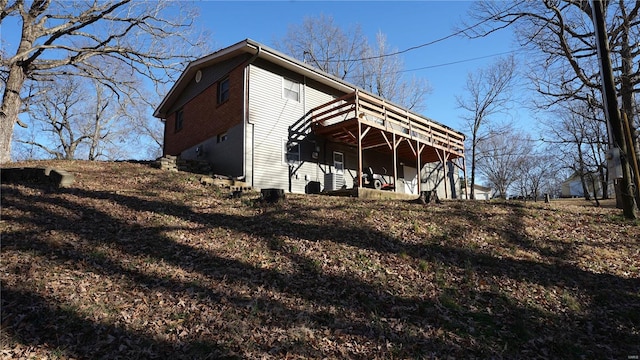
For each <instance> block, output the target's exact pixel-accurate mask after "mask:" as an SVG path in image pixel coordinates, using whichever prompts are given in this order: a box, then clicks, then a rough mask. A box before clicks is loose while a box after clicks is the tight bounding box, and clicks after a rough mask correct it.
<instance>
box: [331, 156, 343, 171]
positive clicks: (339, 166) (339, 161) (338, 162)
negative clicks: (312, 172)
mask: <svg viewBox="0 0 640 360" xmlns="http://www.w3.org/2000/svg"><path fill="white" fill-rule="evenodd" d="M333 168H334V169H335V172H336V174H344V154H343V153H341V152H338V151H334V152H333Z"/></svg>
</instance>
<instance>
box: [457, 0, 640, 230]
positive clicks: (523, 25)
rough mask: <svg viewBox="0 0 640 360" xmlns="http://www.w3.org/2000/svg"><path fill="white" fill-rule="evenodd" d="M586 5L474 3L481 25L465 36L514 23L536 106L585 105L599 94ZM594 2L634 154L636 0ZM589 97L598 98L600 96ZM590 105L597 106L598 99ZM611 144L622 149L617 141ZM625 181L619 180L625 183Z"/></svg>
mask: <svg viewBox="0 0 640 360" xmlns="http://www.w3.org/2000/svg"><path fill="white" fill-rule="evenodd" d="M592 4H593V2H590V1H575V0H543V1H526V0H519V1H516V2H493V1H481V2H476V3H474V6H473V7H472V9H471V12H470V13H471V14H472V16H473V17H474V18H475V19H481V20H483V22H482V24H483V25H482V26H478V27H473V28H472V30H470V31H468V32H467V34H468V35H469V36H470V37H480V36H486V35H487V34H490V33H492V32H494V31H498V30H500V29H502V28H504V27H507V26H515V29H516V34H517V37H518V40H519V42H520V43H521V44H523V45H524V46H525V48H527V49H529V50H531V51H530V52H529V53H528V56H527V60H528V66H529V68H530V69H531V70H532V71H530V72H529V75H530V79H531V80H532V83H533V84H534V86H535V88H536V90H537V91H538V93H539V94H540V95H541V99H542V101H539V102H537V103H536V105H538V106H541V107H545V108H548V107H552V106H555V105H557V104H559V103H561V102H563V101H566V100H569V99H573V100H581V101H583V102H585V103H586V102H587V101H588V98H587V94H590V93H591V91H596V92H597V93H599V94H600V93H601V86H602V85H601V83H602V81H601V74H600V69H599V67H598V66H597V64H598V63H599V62H598V52H597V49H596V41H595V32H594V22H593V14H592V10H593V9H592V8H591V5H592ZM595 4H598V5H600V4H603V5H604V8H605V10H606V11H605V15H606V27H607V32H608V39H607V40H608V44H609V48H610V53H611V55H612V62H613V72H614V80H615V82H616V86H617V89H616V90H617V96H618V97H619V98H620V99H621V103H622V104H621V105H622V110H623V112H624V114H626V117H627V118H628V119H629V121H630V123H631V139H632V141H633V142H634V144H633V148H634V149H635V152H636V153H639V152H640V147H639V144H638V138H639V137H638V129H639V128H640V123H639V120H640V119H638V106H637V101H638V94H639V93H640V86H639V85H640V61H638V58H639V57H640V47H639V46H638V43H640V26H638V25H639V20H640V14H639V13H640V2H639V1H637V0H636V1H634V0H616V1H600V0H598V2H596V3H595ZM594 99H602V96H597V97H595V98H594ZM594 104H596V105H597V106H598V107H600V108H603V104H602V102H601V101H596V102H594ZM614 146H618V147H621V148H623V147H624V146H622V145H621V144H614ZM629 151H631V149H629ZM623 155H624V156H628V154H623ZM628 157H629V158H630V156H628ZM625 174H627V171H626V170H625ZM625 177H626V175H625ZM628 180H629V181H626V180H625V182H630V179H628ZM625 191H626V190H625ZM625 198H626V199H627V201H626V203H627V204H628V205H631V206H626V207H628V208H625V209H624V211H625V214H627V215H628V216H631V217H635V215H634V214H633V212H634V210H633V208H635V204H633V203H634V201H633V199H632V198H633V196H632V195H630V194H627V195H625ZM629 198H631V199H629Z"/></svg>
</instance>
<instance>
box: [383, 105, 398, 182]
mask: <svg viewBox="0 0 640 360" xmlns="http://www.w3.org/2000/svg"><path fill="white" fill-rule="evenodd" d="M385 117H386V114H385ZM385 121H386V120H385ZM392 135H393V137H392V139H391V140H392V141H393V149H392V150H393V192H398V154H397V151H396V150H397V149H398V144H396V133H395V132H394V133H392Z"/></svg>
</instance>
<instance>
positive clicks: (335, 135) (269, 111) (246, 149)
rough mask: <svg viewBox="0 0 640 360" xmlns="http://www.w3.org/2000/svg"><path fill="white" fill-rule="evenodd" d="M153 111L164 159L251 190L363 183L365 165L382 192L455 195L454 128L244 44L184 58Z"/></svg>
mask: <svg viewBox="0 0 640 360" xmlns="http://www.w3.org/2000/svg"><path fill="white" fill-rule="evenodd" d="M154 115H155V116H156V117H158V118H161V119H162V120H163V121H164V123H165V133H164V154H165V155H179V156H181V157H182V158H185V159H197V158H199V159H206V160H207V161H208V162H209V163H210V164H211V166H212V168H213V169H214V172H215V173H217V174H225V175H229V176H234V177H241V176H242V177H244V178H245V179H246V180H245V181H246V182H247V183H249V184H250V185H251V186H253V187H254V188H258V189H260V188H281V189H285V190H287V191H290V192H297V193H303V192H305V191H307V192H309V190H310V189H313V188H316V187H317V186H318V185H319V187H320V188H321V189H325V190H333V189H337V188H341V187H354V186H363V185H364V184H363V183H362V174H363V173H366V170H367V169H372V170H373V172H374V173H376V174H380V175H382V177H383V180H384V181H383V182H384V183H385V185H387V184H392V185H393V186H387V187H388V188H389V189H392V190H391V191H396V192H403V193H411V194H417V193H418V192H419V191H420V190H433V189H437V191H438V193H439V196H440V197H441V198H452V197H460V194H456V190H455V189H459V188H460V186H456V184H458V183H459V176H458V174H459V172H460V171H464V135H463V134H462V133H460V132H458V131H455V130H453V129H451V128H449V127H447V126H445V125H442V124H440V123H437V122H435V121H433V120H431V119H429V118H426V117H424V116H421V115H419V114H416V113H414V112H411V111H409V110H407V109H403V108H402V107H400V106H398V105H395V104H392V103H390V102H388V101H385V100H384V99H381V98H379V97H377V96H374V95H372V94H370V93H367V92H365V91H363V90H361V89H359V88H357V87H356V86H354V85H352V84H350V83H348V82H346V81H343V80H341V79H338V78H336V77H334V76H331V75H329V74H326V73H324V72H322V71H319V70H317V69H315V68H313V67H311V66H309V65H307V64H305V63H303V62H300V61H298V60H295V59H293V58H291V57H289V56H286V55H284V54H282V53H280V52H278V51H276V50H274V49H271V48H269V47H267V46H264V45H262V44H260V43H257V42H255V41H253V40H249V39H247V40H243V41H241V42H239V43H236V44H234V45H232V46H229V47H227V48H224V49H221V50H219V51H216V52H215V53H212V54H210V55H208V56H205V57H203V58H200V59H198V60H195V61H193V62H191V63H190V64H189V65H188V66H187V68H186V69H185V70H184V72H183V73H182V75H181V76H180V78H179V79H178V81H177V82H176V83H175V84H174V86H173V87H172V88H171V90H170V91H169V93H168V94H167V95H166V97H165V98H164V99H163V100H162V102H161V104H160V105H159V106H158V108H157V109H156V111H155V113H154ZM418 169H420V170H418ZM310 184H311V185H316V186H312V187H310Z"/></svg>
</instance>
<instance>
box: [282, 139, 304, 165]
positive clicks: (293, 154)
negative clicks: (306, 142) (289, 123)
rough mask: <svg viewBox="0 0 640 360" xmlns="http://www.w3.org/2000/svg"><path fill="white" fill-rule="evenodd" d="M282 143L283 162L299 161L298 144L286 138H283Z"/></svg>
mask: <svg viewBox="0 0 640 360" xmlns="http://www.w3.org/2000/svg"><path fill="white" fill-rule="evenodd" d="M283 144H284V162H285V163H287V164H290V163H295V162H298V161H300V144H298V143H290V142H289V141H287V140H286V139H285V140H283Z"/></svg>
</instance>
